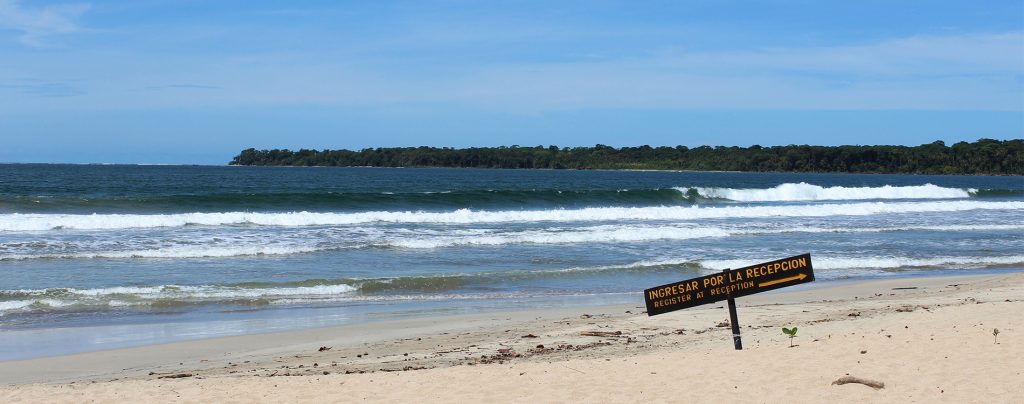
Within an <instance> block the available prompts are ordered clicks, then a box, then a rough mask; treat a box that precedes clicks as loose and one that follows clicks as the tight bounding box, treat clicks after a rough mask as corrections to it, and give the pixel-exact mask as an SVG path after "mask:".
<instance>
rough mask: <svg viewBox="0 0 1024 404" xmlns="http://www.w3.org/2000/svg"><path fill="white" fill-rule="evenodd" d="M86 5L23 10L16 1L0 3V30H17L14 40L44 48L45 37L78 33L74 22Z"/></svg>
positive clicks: (52, 6)
mask: <svg viewBox="0 0 1024 404" xmlns="http://www.w3.org/2000/svg"><path fill="white" fill-rule="evenodd" d="M88 10H89V5H88V4H55V5H50V6H45V7H42V8H31V9H30V8H27V7H25V6H23V5H21V4H19V2H18V1H17V0H0V28H3V29H9V30H14V31H20V32H21V36H19V37H18V40H19V41H20V42H21V43H23V44H25V45H28V46H34V47H40V46H46V45H47V38H49V37H51V36H54V35H60V34H69V33H73V32H76V31H79V30H80V29H81V28H80V27H79V25H78V23H77V22H76V20H78V18H79V17H80V16H81V15H82V13H85V12H86V11H88Z"/></svg>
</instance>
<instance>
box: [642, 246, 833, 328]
mask: <svg viewBox="0 0 1024 404" xmlns="http://www.w3.org/2000/svg"><path fill="white" fill-rule="evenodd" d="M812 281H814V270H813V268H812V267H811V254H803V255H798V256H795V257H789V258H783V259H780V260H775V261H771V262H765V263H761V264H757V265H751V266H748V267H743V268H737V269H732V270H725V271H722V272H721V273H717V274H711V275H707V276H702V277H699V278H693V279H687V280H685V281H682V282H676V283H670V284H668V285H661V286H657V287H653V288H650V289H647V290H644V300H645V301H646V303H647V315H648V316H654V315H658V314H664V313H668V312H672V311H676V310H681V309H687V308H690V307H694V306H700V305H702V304H708V303H714V302H719V301H722V300H727V299H734V298H737V297H740V296H747V295H752V294H755V293H761V292H766V291H769V290H773V289H778V288H784V287H787V286H793V285H799V284H801V283H807V282H812Z"/></svg>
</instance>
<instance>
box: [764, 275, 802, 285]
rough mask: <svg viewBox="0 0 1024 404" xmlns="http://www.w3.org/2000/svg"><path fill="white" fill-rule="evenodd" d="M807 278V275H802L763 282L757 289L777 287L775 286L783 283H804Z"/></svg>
mask: <svg viewBox="0 0 1024 404" xmlns="http://www.w3.org/2000/svg"><path fill="white" fill-rule="evenodd" d="M806 277H807V275H806V274H800V275H797V276H790V277H788V278H782V279H776V280H774V281H768V282H762V283H759V284H757V287H759V288H763V287H765V286H772V285H775V284H778V283H783V282H789V281H802V280H804V278H806Z"/></svg>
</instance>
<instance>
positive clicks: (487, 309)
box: [0, 268, 1024, 381]
mask: <svg viewBox="0 0 1024 404" xmlns="http://www.w3.org/2000/svg"><path fill="white" fill-rule="evenodd" d="M1015 273H1020V274H1024V268H987V269H978V270H970V271H964V270H933V271H907V272H897V273H892V274H888V275H886V276H884V277H878V276H862V277H853V278H843V279H819V280H818V281H816V282H814V283H810V284H804V285H799V286H796V287H789V288H785V289H782V290H776V291H769V292H767V293H764V295H765V296H772V295H778V294H787V293H794V292H800V291H810V290H815V289H820V288H840V287H843V286H846V285H858V284H861V283H871V282H875V281H885V280H897V279H919V278H923V279H927V278H934V277H940V278H942V277H978V276H992V275H1008V274H1015ZM629 295H635V296H632V297H631V298H629V299H626V297H627V296H629ZM747 298H748V297H744V298H743V299H747ZM534 299H535V301H533V302H532V303H524V302H520V301H517V300H515V299H497V300H484V301H482V302H477V301H474V300H468V301H460V302H457V303H456V302H450V303H449V304H447V305H439V306H434V307H432V308H423V309H420V308H418V306H415V305H413V306H410V307H407V308H399V309H398V310H397V311H393V310H391V311H374V309H373V308H366V307H364V308H362V309H361V310H360V311H356V312H348V311H349V310H351V309H350V308H347V307H343V306H338V307H314V308H295V309H297V310H298V311H296V312H294V313H293V314H292V315H291V316H294V315H297V316H298V317H294V318H292V319H288V317H290V316H286V315H282V314H280V313H278V314H276V315H274V316H267V317H253V318H246V319H233V320H230V319H229V320H186V321H173V322H170V323H150V322H142V323H111V324H97V325H76V326H61V327H45V328H42V327H41V328H20V329H12V330H8V331H5V332H3V333H0V337H2V336H5V334H8V335H6V336H8V337H10V338H11V339H9V340H8V343H13V346H17V345H18V344H19V343H20V345H23V346H24V345H36V346H39V345H37V344H39V343H40V342H41V341H46V347H44V348H36V347H32V348H31V349H33V350H34V351H43V352H48V353H44V354H28V355H22V356H13V357H12V356H4V357H0V366H2V364H3V363H5V362H14V361H29V360H36V359H45V358H53V357H67V356H74V355H80V354H89V353H97V352H106V351H118V350H127V349H136V348H145V347H149V346H166V345H173V344H178V343H187V342H196V341H203V340H217V339H222V338H236V337H246V336H259V335H265V334H266V335H270V334H282V333H304V332H314V331H316V330H320V329H338V328H343V327H372V324H377V323H384V324H388V323H396V324H399V323H402V322H404V321H415V320H418V319H426V320H437V319H451V320H452V321H453V322H456V323H457V322H459V321H460V320H461V319H462V318H464V317H465V318H473V317H480V316H500V315H505V314H512V313H520V312H526V313H531V314H535V315H548V316H550V315H553V314H555V313H559V312H563V311H564V312H571V311H573V310H582V311H587V310H591V311H600V310H608V309H614V310H619V311H622V310H627V309H630V308H632V309H636V308H638V307H640V306H641V305H642V304H643V296H642V292H640V291H636V292H632V293H616V294H610V295H579V296H551V297H544V298H534ZM603 299H604V300H613V301H615V303H609V304H605V303H600V302H599V301H600V300H603ZM623 300H629V302H628V303H622V301H623ZM738 301H741V302H742V301H743V300H738ZM560 302H561V303H560ZM634 303H636V304H634ZM556 304H566V306H564V307H554V305H556ZM467 305H468V306H470V307H472V309H473V310H477V311H478V313H477V314H464V313H465V312H467V311H470V308H468V307H467ZM499 307H502V308H499ZM620 309H622V310H620ZM286 310H288V309H286ZM339 310H344V311H346V314H345V315H344V316H343V317H345V318H344V319H343V320H334V321H332V320H325V319H330V318H334V317H338V316H339V314H338V311H339ZM410 310H415V311H418V312H419V314H408V313H407V312H408V311H410ZM640 310H642V308H640ZM453 311H457V312H459V314H446V313H450V312H453ZM253 322H258V323H262V325H253V324H252V323H253ZM303 322H307V323H314V324H316V323H325V322H326V323H327V324H326V325H325V324H320V325H301V323H303ZM332 322H334V323H335V324H330V323H332ZM210 328H215V329H220V330H225V329H226V330H229V331H202V332H204V333H205V335H204V334H198V332H200V331H199V330H201V329H210ZM156 333H159V334H160V336H158V337H155V336H153V334H156ZM113 335H117V338H116V339H119V340H120V341H115V342H110V341H104V342H102V343H91V344H90V345H85V344H83V345H79V346H68V344H69V343H74V342H73V341H93V340H112V339H115V338H111V337H110V336H113ZM30 341H34V342H30ZM6 348H8V349H11V346H8V347H6ZM14 349H17V348H14ZM51 350H52V351H54V352H51ZM11 352H14V351H11ZM22 352H24V351H22ZM2 380H3V378H0V381H2Z"/></svg>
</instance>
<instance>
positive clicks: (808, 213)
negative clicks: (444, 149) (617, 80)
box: [0, 201, 1024, 231]
mask: <svg viewBox="0 0 1024 404" xmlns="http://www.w3.org/2000/svg"><path fill="white" fill-rule="evenodd" d="M979 209H982V210H1022V209H1024V202H982V201H942V202H937V201H928V202H896V203H893V202H857V203H842V204H816V205H800V206H713V207H701V206H658V207H633V208H627V207H615V208H582V209H553V210H523V211H519V210H516V211H474V210H470V209H459V210H455V211H449V212H410V211H406V212H384V211H376V212H361V213H312V212H291V213H251V212H228V213H186V214H170V215H120V214H114V215H106V214H104V215H100V214H93V215H68V214H20V213H13V214H4V215H0V231H47V230H54V229H77V230H111V229H131V228H155V227H180V226H186V225H203V226H225V225H259V226H338V225H352V224H360V223H374V222H380V223H440V224H477V223H513V222H544V221H552V222H595V221H613V220H693V219H716V218H756V217H827V216H866V215H876V214H886V213H924V212H956V211H968V210H979Z"/></svg>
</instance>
